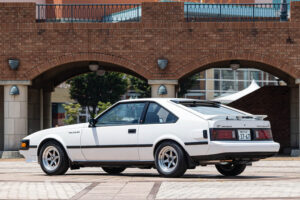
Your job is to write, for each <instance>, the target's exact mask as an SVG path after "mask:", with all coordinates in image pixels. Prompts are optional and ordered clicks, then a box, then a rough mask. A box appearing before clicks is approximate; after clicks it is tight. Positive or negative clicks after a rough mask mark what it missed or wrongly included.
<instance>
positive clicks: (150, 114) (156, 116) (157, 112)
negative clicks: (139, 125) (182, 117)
mask: <svg viewBox="0 0 300 200" xmlns="http://www.w3.org/2000/svg"><path fill="white" fill-rule="evenodd" d="M177 119H178V118H177V117H176V116H175V115H173V114H172V113H170V112H169V111H167V110H166V109H164V108H163V107H161V106H160V105H158V104H156V103H150V104H149V107H148V110H147V114H146V118H145V124H162V123H175V122H176V121H177Z"/></svg>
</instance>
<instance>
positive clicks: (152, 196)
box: [147, 181, 162, 200]
mask: <svg viewBox="0 0 300 200" xmlns="http://www.w3.org/2000/svg"><path fill="white" fill-rule="evenodd" d="M161 184H162V182H161V181H160V182H155V183H154V185H153V187H152V189H151V191H150V193H149V195H148V196H147V200H154V199H155V198H156V195H157V193H158V191H159V188H160V186H161Z"/></svg>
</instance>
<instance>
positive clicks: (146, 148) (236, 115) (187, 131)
mask: <svg viewBox="0 0 300 200" xmlns="http://www.w3.org/2000/svg"><path fill="white" fill-rule="evenodd" d="M265 117H266V116H262V115H252V114H249V113H245V112H243V111H240V110H237V109H234V108H230V107H228V106H225V105H221V104H220V103H219V102H213V101H199V100H193V99H175V98H174V99H163V98H153V99H135V100H124V101H120V102H118V103H116V104H114V105H113V106H111V107H110V108H109V109H107V110H106V111H104V112H103V113H101V114H100V115H99V116H98V117H96V118H95V119H92V120H90V123H84V124H77V125H69V126H63V127H58V128H51V129H46V130H42V131H38V132H36V133H34V134H31V135H29V136H27V137H25V138H24V139H23V140H22V141H21V147H20V153H21V154H22V155H24V157H25V158H26V160H27V161H38V162H39V163H40V165H41V168H42V170H43V171H44V172H45V173H46V174H48V175H58V174H64V173H66V171H67V170H68V169H69V168H70V169H79V168H80V167H102V168H103V170H104V171H106V172H107V173H109V174H118V173H121V172H123V171H124V170H125V169H126V168H127V167H139V168H152V167H154V168H156V169H157V170H158V172H159V173H160V174H161V175H163V176H166V177H180V176H182V175H183V174H184V173H185V171H186V170H187V169H193V168H195V167H196V166H198V165H202V166H205V165H208V164H214V165H215V166H216V168H217V170H218V171H219V172H220V173H221V174H223V175H225V176H236V175H239V174H240V173H242V172H243V171H244V170H245V168H246V165H249V164H251V163H252V162H253V161H258V160H259V159H262V158H266V157H270V156H273V155H275V154H276V153H277V152H278V151H279V144H278V143H276V142H274V141H273V139H272V132H271V127H270V122H269V121H265V120H263V119H264V118H265Z"/></svg>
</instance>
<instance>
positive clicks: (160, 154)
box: [155, 142, 187, 178]
mask: <svg viewBox="0 0 300 200" xmlns="http://www.w3.org/2000/svg"><path fill="white" fill-rule="evenodd" d="M155 166H156V169H157V171H158V172H159V174H161V175H162V176H164V177H172V178H175V177H181V176H183V175H184V173H185V172H186V170H187V161H186V155H185V152H184V151H183V149H182V148H181V147H180V146H179V145H178V144H176V143H175V142H163V143H162V144H160V145H159V146H158V147H157V149H156V151H155Z"/></svg>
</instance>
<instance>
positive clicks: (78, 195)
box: [70, 182, 99, 200]
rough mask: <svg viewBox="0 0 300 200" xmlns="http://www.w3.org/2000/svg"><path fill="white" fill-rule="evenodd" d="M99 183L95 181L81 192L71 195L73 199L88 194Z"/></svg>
mask: <svg viewBox="0 0 300 200" xmlns="http://www.w3.org/2000/svg"><path fill="white" fill-rule="evenodd" d="M98 184H99V183H98V182H95V183H92V184H90V185H88V186H87V187H86V188H84V189H83V190H81V191H80V192H79V193H77V194H75V195H74V196H73V197H71V198H70V199H71V200H77V199H80V198H81V197H82V196H83V195H85V194H87V193H88V192H89V191H91V190H92V189H93V188H94V187H96V186H97V185H98Z"/></svg>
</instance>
